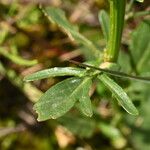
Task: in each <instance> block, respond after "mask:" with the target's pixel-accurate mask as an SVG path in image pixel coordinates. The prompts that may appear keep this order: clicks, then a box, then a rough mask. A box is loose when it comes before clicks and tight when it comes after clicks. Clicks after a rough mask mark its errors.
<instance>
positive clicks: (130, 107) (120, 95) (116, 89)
mask: <svg viewBox="0 0 150 150" xmlns="http://www.w3.org/2000/svg"><path fill="white" fill-rule="evenodd" d="M98 79H100V80H101V81H102V82H103V84H104V85H105V86H106V87H107V88H108V89H109V90H110V91H111V92H112V94H113V95H114V97H115V98H116V99H117V101H118V102H119V104H120V105H121V106H122V107H123V108H124V109H125V110H126V111H127V112H128V113H129V114H131V115H138V110H137V109H136V107H135V106H134V104H133V103H132V101H131V100H130V98H129V97H128V95H127V94H126V93H125V92H124V91H123V89H122V88H121V87H120V86H119V85H118V84H117V83H115V82H114V81H113V80H112V79H110V78H109V77H108V76H107V75H105V74H102V75H99V76H98Z"/></svg>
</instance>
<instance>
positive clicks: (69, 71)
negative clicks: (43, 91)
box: [24, 67, 86, 82]
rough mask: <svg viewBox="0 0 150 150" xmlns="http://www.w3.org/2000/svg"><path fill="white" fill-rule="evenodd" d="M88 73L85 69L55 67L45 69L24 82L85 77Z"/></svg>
mask: <svg viewBox="0 0 150 150" xmlns="http://www.w3.org/2000/svg"><path fill="white" fill-rule="evenodd" d="M85 73H86V70H85V69H81V68H74V67H55V68H51V69H45V70H41V71H38V72H35V73H33V74H31V75H28V76H26V77H25V78H24V81H27V82H28V81H34V80H40V79H45V78H49V77H56V76H79V77H81V76H83V75H84V74H85Z"/></svg>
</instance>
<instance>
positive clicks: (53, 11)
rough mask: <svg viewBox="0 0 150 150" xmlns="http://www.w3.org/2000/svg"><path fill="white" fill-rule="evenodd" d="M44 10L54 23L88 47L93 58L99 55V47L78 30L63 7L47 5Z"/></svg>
mask: <svg viewBox="0 0 150 150" xmlns="http://www.w3.org/2000/svg"><path fill="white" fill-rule="evenodd" d="M43 12H44V13H45V15H46V16H47V17H48V18H49V19H50V20H51V21H52V22H53V23H56V24H57V25H58V26H59V27H60V28H61V29H63V31H65V33H67V35H68V36H69V37H70V38H71V39H72V40H75V41H76V42H78V43H79V44H82V45H83V46H84V47H86V49H87V50H88V52H89V53H90V54H91V56H93V58H98V57H99V55H100V52H99V50H98V49H97V47H96V46H95V45H94V44H93V43H92V42H91V41H90V40H88V39H87V38H86V37H84V36H83V35H82V34H80V33H79V32H78V30H77V27H76V26H74V25H73V24H71V23H70V22H69V21H68V20H67V18H66V16H65V13H64V12H63V11H62V10H61V9H59V8H54V7H47V8H46V9H43Z"/></svg>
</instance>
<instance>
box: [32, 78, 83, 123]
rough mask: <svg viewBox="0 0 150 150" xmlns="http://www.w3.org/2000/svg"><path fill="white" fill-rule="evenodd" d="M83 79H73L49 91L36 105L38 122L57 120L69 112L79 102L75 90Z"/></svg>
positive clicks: (60, 83)
mask: <svg viewBox="0 0 150 150" xmlns="http://www.w3.org/2000/svg"><path fill="white" fill-rule="evenodd" d="M82 81H83V79H81V78H77V77H72V78H69V79H66V80H63V81H62V82H59V83H58V84H56V85H54V86H53V87H52V88H50V89H49V90H47V91H46V92H45V93H44V94H43V95H42V97H41V98H40V100H39V101H38V102H37V103H36V104H35V105H34V109H35V110H36V112H37V113H38V121H44V120H47V119H56V118H58V117H60V116H62V115H63V114H65V113H66V112H67V111H69V110H70V109H71V108H72V107H73V105H74V104H75V102H76V101H77V99H76V97H75V96H74V94H75V90H76V88H77V87H79V86H80V84H81V83H82Z"/></svg>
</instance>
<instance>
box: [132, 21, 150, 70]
mask: <svg viewBox="0 0 150 150" xmlns="http://www.w3.org/2000/svg"><path fill="white" fill-rule="evenodd" d="M149 43H150V21H148V20H145V21H143V22H142V23H141V24H140V25H139V26H138V27H137V29H136V30H135V31H134V32H133V34H132V40H131V43H130V51H131V54H132V57H133V61H134V63H135V65H136V66H137V71H138V72H139V73H143V72H147V71H148V70H149V68H150V59H149V58H150V53H149V50H150V44H149Z"/></svg>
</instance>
